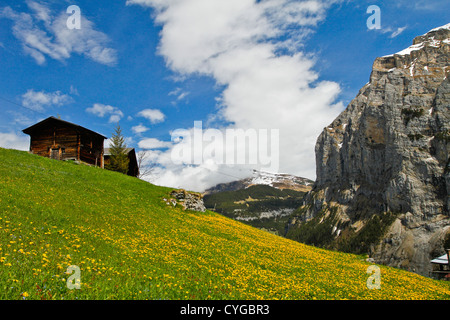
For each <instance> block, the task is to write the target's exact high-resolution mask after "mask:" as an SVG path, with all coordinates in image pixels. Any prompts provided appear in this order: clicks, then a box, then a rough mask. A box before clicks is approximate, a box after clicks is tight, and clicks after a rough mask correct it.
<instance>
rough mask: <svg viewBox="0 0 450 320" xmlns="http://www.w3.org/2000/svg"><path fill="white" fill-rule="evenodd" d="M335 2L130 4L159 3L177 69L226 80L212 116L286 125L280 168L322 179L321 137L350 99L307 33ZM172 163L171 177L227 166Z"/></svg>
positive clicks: (245, 123) (252, 125)
mask: <svg viewBox="0 0 450 320" xmlns="http://www.w3.org/2000/svg"><path fill="white" fill-rule="evenodd" d="M334 2H336V1H326V0H308V1H291V0H265V1H254V0H185V1H176V0H165V1H162V0H128V1H127V4H128V5H131V4H138V5H143V6H149V7H152V8H154V9H155V15H154V17H155V20H156V22H157V23H159V24H160V25H161V26H162V29H161V33H160V37H161V38H160V43H159V48H158V52H159V54H160V55H162V56H163V57H164V58H165V60H166V63H167V66H168V67H169V68H170V69H171V70H173V71H175V72H177V73H178V74H180V75H182V76H190V75H193V76H195V75H199V74H200V75H206V76H210V77H212V78H213V79H214V80H215V81H216V83H217V84H218V85H220V86H221V87H222V88H224V89H223V91H222V92H221V94H220V96H219V97H217V100H218V110H219V111H218V112H217V113H216V114H215V115H213V116H212V117H211V118H213V119H215V120H216V123H219V124H218V125H223V124H228V125H227V127H226V128H235V129H244V130H247V129H277V130H279V135H280V136H279V150H280V159H279V160H280V162H279V172H288V173H291V174H297V175H300V176H305V177H308V178H313V179H314V178H315V155H314V145H315V141H316V139H317V137H318V135H319V134H320V132H321V130H322V129H323V128H324V127H325V126H327V125H328V124H329V123H330V122H332V120H333V119H334V118H335V117H336V116H337V115H338V114H339V112H340V111H342V109H343V107H344V106H343V105H342V103H339V102H337V101H336V99H337V97H338V95H339V93H340V86H339V85H338V84H337V83H335V82H331V81H323V80H320V79H319V74H318V73H317V72H316V71H314V67H315V63H316V61H315V59H314V57H312V56H311V54H308V53H307V52H303V51H302V41H303V40H304V38H305V37H306V36H308V35H310V34H311V31H312V30H313V29H314V27H315V26H316V25H317V24H318V23H319V22H321V21H323V20H324V19H325V16H326V12H327V9H328V8H329V7H330V6H331V5H332V4H333V3H334ZM217 120H220V121H217ZM226 128H222V129H223V130H225V129H226ZM187 129H189V128H187ZM161 161H162V160H161ZM241 167H242V166H241ZM241 167H238V166H236V167H235V170H239V169H240V168H241ZM166 168H167V170H168V172H166V173H164V174H163V176H165V177H166V178H167V179H168V180H167V181H170V177H171V176H173V177H175V176H178V178H179V179H183V180H184V178H183V177H181V176H180V174H181V175H187V176H192V177H194V176H196V177H203V175H204V176H205V179H206V177H212V176H214V174H211V170H212V171H213V172H214V170H216V171H217V172H218V170H219V169H218V167H214V166H209V167H208V166H206V165H205V163H203V164H202V165H197V166H187V167H181V168H174V167H170V166H169V164H166ZM220 170H221V169H220ZM175 172H176V173H175ZM194 172H195V173H196V174H195V175H194V174H193V173H194ZM191 174H192V175H191ZM186 180H189V179H186ZM191 180H192V179H191ZM212 180H215V179H212ZM212 182H216V181H211V183H212ZM205 183H206V182H205ZM204 185H205V184H204Z"/></svg>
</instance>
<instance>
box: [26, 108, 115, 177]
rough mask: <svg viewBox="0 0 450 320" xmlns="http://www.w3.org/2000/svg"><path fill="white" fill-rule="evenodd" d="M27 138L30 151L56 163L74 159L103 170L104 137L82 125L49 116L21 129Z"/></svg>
mask: <svg viewBox="0 0 450 320" xmlns="http://www.w3.org/2000/svg"><path fill="white" fill-rule="evenodd" d="M23 133H25V134H28V135H29V136H30V152H31V153H33V154H37V155H40V156H43V157H47V158H51V159H56V160H76V161H80V162H84V163H87V164H90V165H95V166H98V167H101V168H103V167H104V161H103V152H104V150H103V142H104V140H105V139H107V138H106V137H105V136H103V135H101V134H98V133H96V132H94V131H92V130H89V129H86V128H84V127H82V126H79V125H76V124H73V123H70V122H67V121H64V120H61V119H58V118H55V117H49V118H47V119H45V120H42V121H41V122H38V123H36V124H34V125H32V126H31V127H28V128H26V129H24V130H23Z"/></svg>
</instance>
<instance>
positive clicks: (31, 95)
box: [22, 89, 73, 111]
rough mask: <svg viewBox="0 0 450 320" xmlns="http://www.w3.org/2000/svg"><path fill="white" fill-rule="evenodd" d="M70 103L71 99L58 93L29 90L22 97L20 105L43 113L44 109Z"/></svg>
mask: <svg viewBox="0 0 450 320" xmlns="http://www.w3.org/2000/svg"><path fill="white" fill-rule="evenodd" d="M71 102H73V99H72V98H71V97H70V96H69V95H67V94H63V93H61V92H60V91H55V92H45V91H34V90H33V89H29V90H28V91H27V92H26V93H24V94H23V95H22V105H23V106H24V107H26V108H29V109H32V110H35V111H43V110H44V107H50V106H62V105H65V104H69V103H71Z"/></svg>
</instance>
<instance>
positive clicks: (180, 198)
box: [163, 189, 206, 212]
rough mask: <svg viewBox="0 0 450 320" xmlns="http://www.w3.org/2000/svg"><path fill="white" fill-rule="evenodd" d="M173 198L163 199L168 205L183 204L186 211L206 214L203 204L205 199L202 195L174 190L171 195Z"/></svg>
mask: <svg viewBox="0 0 450 320" xmlns="http://www.w3.org/2000/svg"><path fill="white" fill-rule="evenodd" d="M170 196H171V197H172V198H170V199H163V200H164V201H165V202H166V204H167V205H172V206H174V207H175V206H176V205H177V204H181V206H182V207H183V209H184V210H191V211H199V212H205V211H206V208H205V204H204V203H203V197H202V195H201V194H198V193H194V192H188V191H186V190H184V189H179V190H173V191H172V192H171V193H170Z"/></svg>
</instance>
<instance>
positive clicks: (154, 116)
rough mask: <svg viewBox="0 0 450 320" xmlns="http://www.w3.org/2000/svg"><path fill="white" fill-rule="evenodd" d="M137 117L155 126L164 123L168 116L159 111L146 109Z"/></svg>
mask: <svg viewBox="0 0 450 320" xmlns="http://www.w3.org/2000/svg"><path fill="white" fill-rule="evenodd" d="M137 115H138V116H139V117H143V118H146V119H147V120H149V121H150V122H151V123H153V124H155V123H159V122H163V121H164V120H165V118H166V116H165V115H164V114H163V113H162V112H161V111H160V110H158V109H144V110H142V111H140V112H139V113H138V114H137Z"/></svg>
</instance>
